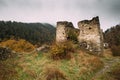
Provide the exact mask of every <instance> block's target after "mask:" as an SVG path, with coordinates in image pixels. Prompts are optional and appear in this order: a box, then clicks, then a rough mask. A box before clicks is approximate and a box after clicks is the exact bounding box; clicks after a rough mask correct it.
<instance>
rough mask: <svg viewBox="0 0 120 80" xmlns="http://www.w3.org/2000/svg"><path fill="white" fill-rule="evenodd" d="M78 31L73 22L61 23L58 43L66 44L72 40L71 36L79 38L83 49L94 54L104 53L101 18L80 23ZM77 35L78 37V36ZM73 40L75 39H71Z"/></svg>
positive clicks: (58, 23) (57, 34) (58, 28)
mask: <svg viewBox="0 0 120 80" xmlns="http://www.w3.org/2000/svg"><path fill="white" fill-rule="evenodd" d="M78 27H79V30H78V29H75V28H74V26H73V24H72V23H71V22H67V21H59V22H57V28H56V42H64V41H67V40H69V39H70V37H71V35H73V36H76V37H77V41H78V43H79V45H80V46H81V47H84V48H85V49H87V50H89V51H92V52H94V53H97V54H99V53H102V52H103V34H102V30H101V29H100V22H99V17H98V16H97V17H94V18H92V19H91V20H83V21H79V22H78ZM76 33H77V34H78V35H76ZM71 39H73V38H71Z"/></svg>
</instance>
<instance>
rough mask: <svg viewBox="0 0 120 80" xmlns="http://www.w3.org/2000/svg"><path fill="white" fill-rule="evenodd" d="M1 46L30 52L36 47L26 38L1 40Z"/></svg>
mask: <svg viewBox="0 0 120 80" xmlns="http://www.w3.org/2000/svg"><path fill="white" fill-rule="evenodd" d="M1 46H4V47H8V48H10V49H12V50H14V51H16V52H30V51H33V50H34V49H35V47H34V46H33V45H32V44H31V43H29V42H28V41H26V40H24V39H19V40H14V39H10V40H7V41H3V42H1Z"/></svg>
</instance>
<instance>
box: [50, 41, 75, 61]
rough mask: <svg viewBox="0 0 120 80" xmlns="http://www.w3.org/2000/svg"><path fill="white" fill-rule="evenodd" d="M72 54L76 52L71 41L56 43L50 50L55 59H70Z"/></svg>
mask: <svg viewBox="0 0 120 80" xmlns="http://www.w3.org/2000/svg"><path fill="white" fill-rule="evenodd" d="M71 52H74V45H73V43H72V42H71V41H68V42H62V43H55V44H53V45H52V46H51V48H50V54H51V57H52V58H53V59H56V60H57V59H64V58H66V59H70V58H71Z"/></svg>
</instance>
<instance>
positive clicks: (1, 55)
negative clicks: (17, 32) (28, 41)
mask: <svg viewBox="0 0 120 80" xmlns="http://www.w3.org/2000/svg"><path fill="white" fill-rule="evenodd" d="M11 56H12V51H11V50H10V49H8V48H3V47H0V60H6V59H7V58H10V57H11Z"/></svg>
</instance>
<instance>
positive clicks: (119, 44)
mask: <svg viewBox="0 0 120 80" xmlns="http://www.w3.org/2000/svg"><path fill="white" fill-rule="evenodd" d="M104 38H105V42H107V43H108V44H109V46H110V48H111V49H112V51H113V54H114V55H120V24H119V25H116V26H113V27H111V28H110V29H107V30H106V31H105V33H104Z"/></svg>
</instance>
